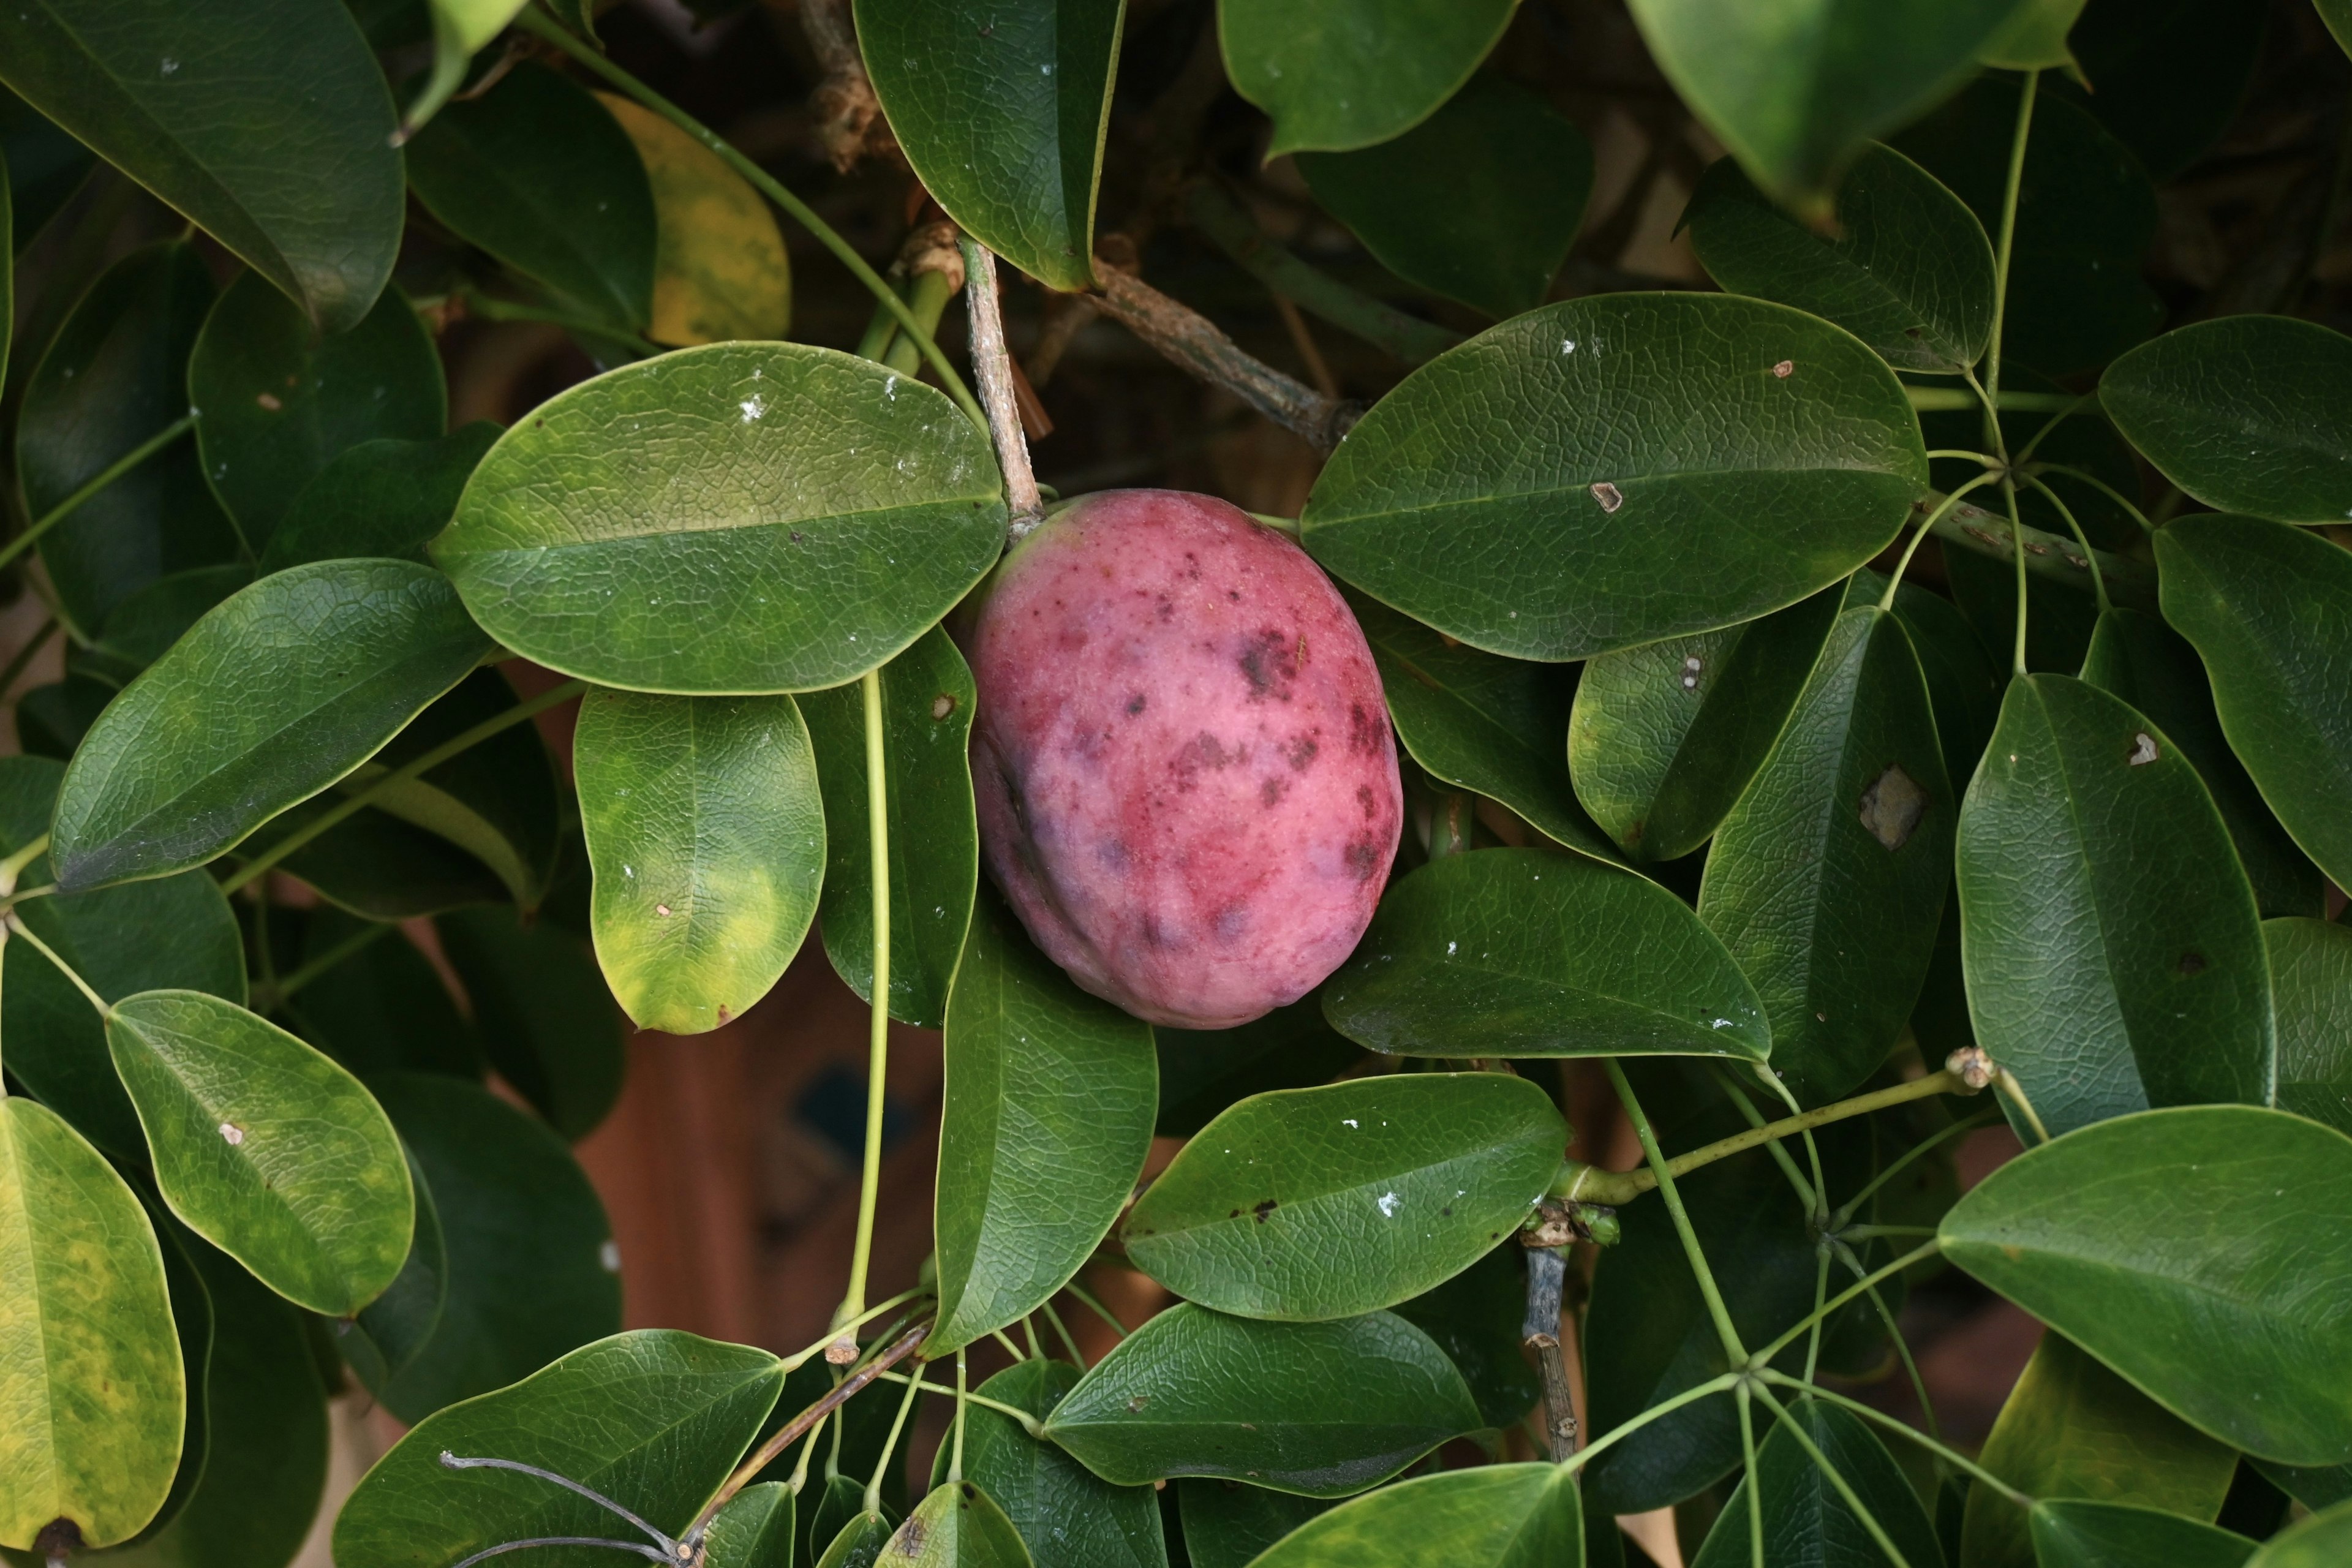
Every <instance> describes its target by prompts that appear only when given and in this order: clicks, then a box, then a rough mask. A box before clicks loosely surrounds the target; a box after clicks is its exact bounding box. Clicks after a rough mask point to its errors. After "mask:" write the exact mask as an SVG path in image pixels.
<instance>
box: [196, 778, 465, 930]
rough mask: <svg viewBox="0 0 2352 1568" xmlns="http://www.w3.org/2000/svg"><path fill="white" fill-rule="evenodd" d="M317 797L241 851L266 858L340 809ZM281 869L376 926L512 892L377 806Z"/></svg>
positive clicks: (259, 832)
mask: <svg viewBox="0 0 2352 1568" xmlns="http://www.w3.org/2000/svg"><path fill="white" fill-rule="evenodd" d="M334 804H335V803H334V801H333V799H332V797H328V798H326V799H319V798H313V799H310V800H308V801H305V802H303V803H302V804H301V805H298V806H296V807H294V808H293V809H292V810H290V811H288V812H285V813H283V814H281V815H279V816H274V817H272V818H271V819H270V820H269V821H268V822H266V823H264V824H263V825H262V826H260V827H259V828H257V829H256V830H255V832H254V835H253V837H250V838H248V839H247V840H246V841H245V842H244V843H243V844H241V845H239V846H238V847H237V853H238V854H239V855H240V856H254V855H264V854H267V853H268V852H269V850H270V849H271V848H272V847H275V846H276V844H277V843H278V840H279V839H280V838H281V837H285V836H286V835H287V834H289V833H291V832H294V831H295V830H297V829H298V828H300V827H303V826H308V825H309V824H310V820H311V819H312V818H313V817H315V816H319V815H320V814H321V813H323V812H325V811H327V810H328V809H330V807H331V806H332V805H334ZM277 869H278V870H281V871H284V872H285V873H286V874H287V875H288V876H289V877H292V878H293V879H295V880H297V881H299V882H301V883H303V884H305V885H306V886H308V887H309V888H310V889H312V890H313V891H315V892H316V893H318V895H319V896H320V898H322V899H324V900H327V901H328V902H329V903H331V904H333V905H335V906H336V907H338V908H340V909H345V910H350V911H352V913H353V914H356V915H361V916H363V917H365V918H366V919H368V920H373V921H403V920H409V919H412V918H414V917H415V916H417V915H435V914H439V913H441V912H442V911H444V910H453V909H460V908H463V907H464V906H466V905H467V904H495V903H499V902H501V901H503V900H505V899H506V898H507V896H508V894H507V889H506V884H505V883H503V882H501V881H499V878H498V874H497V873H496V872H494V871H492V870H491V869H490V868H488V866H485V865H483V864H482V863H481V862H480V861H479V860H477V859H475V858H473V857H472V856H471V855H468V854H467V853H466V852H465V851H464V850H463V849H460V848H458V847H457V846H456V845H455V844H452V843H450V842H449V840H447V839H446V838H444V837H440V836H439V835H438V834H435V833H427V832H426V831H425V829H423V828H421V827H412V826H409V825H408V824H407V823H405V822H403V821H401V820H400V819H399V818H398V817H396V816H392V815H391V814H389V813H387V812H382V811H378V810H376V809H375V808H374V807H373V806H363V807H362V808H361V809H360V810H359V811H358V812H357V813H356V814H354V815H353V816H349V817H346V818H345V819H344V820H343V821H341V823H339V824H337V825H336V826H333V827H331V828H329V829H328V830H327V831H326V832H325V833H322V834H320V836H319V837H317V838H314V839H312V840H311V841H310V843H308V844H305V845H304V846H303V847H301V848H299V849H297V850H295V851H294V853H292V854H291V855H289V856H288V857H286V858H285V859H283V860H280V861H278V865H277Z"/></svg>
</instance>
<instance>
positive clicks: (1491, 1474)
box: [1256, 1465, 1584, 1568]
mask: <svg viewBox="0 0 2352 1568" xmlns="http://www.w3.org/2000/svg"><path fill="white" fill-rule="evenodd" d="M1583 1556H1584V1520H1583V1510H1582V1509H1581V1508H1580V1506H1579V1503H1578V1500H1577V1491H1576V1480H1575V1478H1574V1477H1572V1476H1570V1475H1565V1474H1562V1473H1561V1472H1560V1471H1559V1470H1558V1469H1557V1468H1554V1467H1552V1466H1550V1465H1482V1466H1477V1467H1475V1468H1470V1469H1466V1470H1451V1471H1444V1472H1441V1473H1439V1474H1437V1475H1430V1476H1416V1477H1414V1478H1413V1479H1411V1480H1409V1481H1401V1482H1399V1483H1398V1484H1397V1485H1395V1486H1392V1487H1383V1488H1381V1489H1380V1490H1379V1491H1376V1492H1372V1493H1370V1494H1368V1495H1366V1496H1364V1497H1360V1498H1358V1499H1356V1500H1354V1501H1352V1502H1349V1503H1345V1504H1342V1505H1341V1506H1340V1507H1339V1508H1335V1509H1333V1510H1330V1511H1329V1512H1328V1513H1324V1514H1320V1515H1318V1516H1317V1517H1316V1518H1314V1519H1312V1520H1309V1521H1307V1523H1305V1524H1303V1525H1301V1526H1299V1527H1298V1529H1297V1531H1294V1532H1293V1533H1292V1534H1291V1535H1289V1536H1287V1537H1286V1538H1285V1539H1284V1540H1283V1541H1282V1542H1280V1543H1279V1544H1277V1545H1276V1546H1274V1547H1271V1548H1269V1549H1268V1550H1267V1552H1265V1555H1264V1556H1262V1557H1260V1558H1258V1559H1257V1560H1256V1562H1257V1565H1258V1568H1421V1565H1422V1564H1424V1563H1486V1564H1491V1565H1492V1568H1570V1565H1571V1564H1579V1563H1581V1562H1582V1560H1583Z"/></svg>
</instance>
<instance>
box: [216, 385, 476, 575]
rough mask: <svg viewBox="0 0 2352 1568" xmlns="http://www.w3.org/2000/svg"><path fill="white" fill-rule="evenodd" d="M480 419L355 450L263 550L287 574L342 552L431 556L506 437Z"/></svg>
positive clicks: (303, 492) (326, 474)
mask: <svg viewBox="0 0 2352 1568" xmlns="http://www.w3.org/2000/svg"><path fill="white" fill-rule="evenodd" d="M498 438H499V426H496V425H493V424H492V423H490V421H488V420H487V419H477V420H475V421H474V422H473V423H472V424H470V425H467V426H464V427H463V428H461V429H457V430H453V431H451V432H450V433H449V434H448V435H446V436H443V437H438V438H436V439H432V440H421V441H403V440H395V439H392V438H389V437H379V438H378V439H375V440H373V441H362V442H361V443H360V444H359V445H358V446H356V447H345V448H344V449H343V450H342V451H341V452H338V453H336V454H335V456H334V457H332V458H329V459H328V461H327V465H326V466H325V467H324V468H320V470H319V471H318V473H317V475H316V476H315V477H313V478H312V479H311V480H310V483H309V484H306V485H304V486H303V487H302V488H301V489H300V490H299V492H297V493H296V495H295V497H294V499H293V500H292V501H291V502H290V503H289V505H288V506H287V508H286V515H285V516H284V517H282V518H280V519H279V520H278V527H277V529H276V531H273V532H272V533H271V534H270V536H269V548H268V550H266V551H264V552H262V557H261V564H262V569H263V570H264V571H268V572H282V571H284V570H285V569H286V568H287V567H289V566H301V565H305V564H308V563H310V562H313V561H329V560H332V559H334V558H335V557H336V556H339V555H390V556H395V557H398V558H399V559H401V560H404V561H422V560H424V559H425V541H426V540H428V539H431V538H432V537H433V536H434V535H435V534H436V533H438V532H440V531H441V530H442V529H443V528H444V527H445V526H446V525H447V523H448V521H449V518H450V516H451V514H452V513H454V512H455V511H456V510H457V497H458V496H459V494H460V493H462V492H463V491H464V489H465V488H466V480H467V479H468V478H470V477H471V476H472V474H473V472H474V468H475V467H476V465H478V464H479V463H480V462H481V460H482V454H483V453H485V452H487V451H488V450H489V449H490V446H491V444H492V443H493V442H495V441H497V440H498Z"/></svg>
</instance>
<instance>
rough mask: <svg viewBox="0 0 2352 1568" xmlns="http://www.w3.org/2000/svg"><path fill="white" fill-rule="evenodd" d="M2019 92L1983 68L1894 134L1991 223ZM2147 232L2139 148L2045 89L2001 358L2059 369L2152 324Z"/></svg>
mask: <svg viewBox="0 0 2352 1568" xmlns="http://www.w3.org/2000/svg"><path fill="white" fill-rule="evenodd" d="M1927 3H1928V4H1933V0H1927ZM2004 8H2006V7H2004ZM1888 9H1889V10H1892V9H1894V8H1893V7H1889V8H1888ZM2017 93H2018V87H2017V79H2015V78H2013V77H1983V78H1980V79H1978V80H1977V81H1976V82H1975V83H1973V84H1972V85H1970V86H1969V88H1968V89H1967V90H1965V91H1963V92H1961V93H1960V94H1959V95H1958V96H1957V97H1955V98H1954V99H1953V100H1951V101H1950V102H1949V103H1948V104H1946V105H1944V107H1943V108H1941V109H1940V110H1937V111H1936V112H1935V113H1934V114H1931V115H1929V116H1928V117H1927V119H1925V120H1923V121H1919V122H1918V123H1917V124H1916V125H1913V126H1912V127H1911V128H1910V129H1908V130H1907V131H1905V132H1903V133H1902V134H1900V135H1898V136H1896V137H1895V138H1893V140H1894V143H1895V148H1896V149H1897V150H1898V151H1900V152H1902V153H1905V154H1906V155H1908V156H1909V157H1911V158H1913V159H1915V160H1916V161H1917V162H1918V163H1919V164H1920V165H1921V166H1922V167H1924V168H1925V169H1926V170H1927V172H1928V173H1929V174H1933V175H1935V176H1936V177H1937V179H1939V180H1941V181H1942V182H1943V183H1944V184H1945V185H1946V186H1948V188H1949V189H1950V190H1951V192H1952V194H1953V195H1957V196H1958V197H1959V198H1960V200H1962V201H1964V202H1966V203H1967V204H1968V205H1969V211H1971V212H1973V213H1975V214H1976V215H1977V219H1978V221H1979V222H1980V223H1982V224H1983V225H1984V226H1985V231H1986V232H1987V233H1989V234H1991V233H1998V232H1999V231H2000V211H2001V197H2002V193H2003V192H2004V191H2005V190H2006V189H2007V187H2008V184H2009V154H2010V148H2011V144H2012V142H2014V140H2015V136H2016V130H2017ZM2155 236H2156V189H2155V187H2154V186H2153V185H2151V184H2149V183H2148V177H2147V171H2146V170H2144V169H2142V168H2141V167H2140V163H2139V160H2138V159H2137V158H2135V157H2133V156H2132V154H2131V153H2130V152H2129V150H2127V149H2126V147H2125V146H2124V145H2123V144H2122V143H2121V142H2117V141H2116V139H2115V138H2114V137H2113V136H2112V135H2110V134H2108V132H2106V131H2105V130H2103V129H2102V128H2101V127H2100V125H2099V122H2098V121H2096V120H2094V119H2093V118H2092V117H2091V116H2090V114H2088V113H2087V112H2085V111H2084V110H2081V109H2078V108H2076V107H2075V106H2074V104H2072V103H2069V102H2066V101H2065V100H2063V99H2060V98H2056V97H2053V96H2052V95H2051V94H2049V93H2043V94H2042V95H2041V97H2040V99H2039V100H2037V101H2036V102H2035V104H2034V107H2033V129H2032V135H2031V136H2030V137H2029V138H2028V139H2027V142H2026V150H2025V172H2024V178H2023V180H2022V181H2021V184H2020V185H2019V187H2018V197H2017V237H2016V240H2015V243H2014V245H2013V247H2012V248H2011V255H2010V263H2009V309H2008V313H2007V315H2006V317H2005V318H2004V321H2003V326H2002V349H2001V354H2002V359H2001V363H2002V365H2003V367H2004V369H2005V368H2006V367H2007V366H2008V365H2009V364H2011V363H2019V364H2025V365H2031V366H2032V367H2033V368H2034V369H2036V370H2039V371H2041V372H2042V373H2043V374H2048V375H2064V374H2069V373H2070V372H2074V371H2078V370H2084V369H2087V368H2089V367H2090V366H2092V365H2095V364H2100V363H2105V361H2107V360H2110V359H2113V358H2114V357H2115V356H2116V354H2118V353H2122V352H2123V351H2124V350H2125V349H2127V348H2129V347H2131V346H2132V345H2133V344H2134V343H2136V342H2139V341H2140V340H2141V339H2142V338H2145V337H2147V335H2148V334H2149V333H2150V332H2153V331H2156V329H2157V327H2158V324H2159V323H2161V322H2162V321H2163V320H2164V308H2163V304H2162V302H2161V301H2160V300H2158V299H2157V297H2156V294H2155V292H2154V291H2153V290H2152V289H2149V288H2148V286H2147V283H2146V282H2145V281H2143V280H2142V279H2141V277H2140V254H2141V252H2143V251H2145V250H2146V249H2147V245H2148V241H2149V240H2151V239H2153V238H2154V237H2155Z"/></svg>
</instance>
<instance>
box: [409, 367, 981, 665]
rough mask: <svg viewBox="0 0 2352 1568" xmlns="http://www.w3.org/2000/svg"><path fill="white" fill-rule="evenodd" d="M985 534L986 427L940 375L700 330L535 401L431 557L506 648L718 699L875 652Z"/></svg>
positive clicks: (879, 657) (942, 608) (891, 646)
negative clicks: (924, 379) (947, 392)
mask: <svg viewBox="0 0 2352 1568" xmlns="http://www.w3.org/2000/svg"><path fill="white" fill-rule="evenodd" d="M1003 539H1004V503H1003V497H1002V496H1001V495H1000V494H999V493H998V489H997V474H996V466H995V460H994V458H993V457H992V455H991V453H990V451H989V447H988V439H987V437H985V436H983V435H982V434H981V433H980V432H979V431H978V430H976V429H974V428H973V427H972V426H971V422H970V421H969V420H967V419H965V418H964V416H962V415H961V414H960V413H959V412H957V410H956V408H955V405H953V404H951V403H950V402H949V401H948V400H947V398H946V397H945V396H944V395H941V394H940V393H937V392H934V391H932V390H931V389H930V388H929V387H927V386H925V385H923V384H921V383H920V382H917V381H911V380H908V379H907V378H906V377H904V376H901V375H899V374H897V373H895V372H893V371H888V370H886V369H884V368H883V367H882V366H880V365H878V364H875V363H872V362H870V361H866V360H860V359H856V358H853V357H852V356H850V355H848V354H844V353H835V352H833V351H832V350H829V349H818V348H809V347H805V346H803V345H800V344H785V343H756V344H755V343H714V344H711V345H710V346H709V347H707V348H699V349H685V350H681V351H679V352H678V353H672V354H664V355H663V356H662V357H661V358H659V359H656V360H648V361H646V362H645V363H640V364H634V365H630V366H628V367H626V368H625V369H622V370H617V371H614V372H612V373H611V374H606V375H601V376H598V377H597V378H596V379H595V380H593V381H590V382H585V383H583V384H581V385H578V386H575V387H572V388H571V389H570V390H568V391H566V392H563V393H562V394H560V395H557V396H556V397H554V398H552V399H551V400H549V401H548V402H546V403H543V404H541V405H540V406H539V409H538V410H537V412H535V413H534V414H533V415H532V416H531V417H530V419H529V420H528V421H527V422H525V423H523V424H521V425H518V426H515V427H514V428H513V429H511V430H509V431H508V432H507V433H506V435H505V436H503V437H500V438H499V444H498V445H497V446H495V447H491V448H490V454H489V456H488V457H487V458H483V459H482V466H481V468H478V470H476V472H475V475H474V479H473V480H472V482H471V483H469V484H468V485H467V488H466V497H465V500H463V501H462V502H460V503H459V505H458V508H457V519H456V520H455V521H453V522H452V523H451V524H450V525H449V528H448V530H447V531H446V532H444V533H443V534H442V535H441V536H440V538H439V539H437V540H436V541H435V542H434V545H433V558H434V560H436V562H438V563H440V564H441V566H442V568H443V569H444V570H446V571H447V572H448V573H449V574H450V575H451V576H453V577H455V578H456V579H457V586H458V589H459V591H460V592H462V593H463V594H465V595H466V600H467V605H470V606H471V607H472V608H473V609H474V611H475V613H476V614H477V615H478V616H481V617H482V619H483V624H484V625H485V626H488V628H489V630H490V631H491V633H492V634H493V635H494V636H496V637H499V640H501V641H502V642H504V643H505V644H506V645H507V646H508V647H511V648H513V649H514V650H515V651H517V652H518V653H520V654H523V655H525V656H526V657H528V658H534V659H537V660H538V661H539V662H540V663H541V664H546V665H550V666H552V667H553V668H558V669H561V670H562V671H563V672H564V673H565V674H567V675H578V676H584V677H586V678H587V679H591V680H594V681H597V682H599V683H601V684H603V685H606V686H618V687H623V688H625V689H631V690H638V691H674V692H684V693H692V694H699V695H709V696H728V695H734V694H740V693H753V692H769V691H803V690H811V689H816V688H819V687H825V686H836V685H839V684H840V683H841V682H843V681H845V680H847V679H851V678H853V677H855V676H857V675H862V674H864V673H865V672H866V670H868V669H871V668H875V667H876V666H877V665H880V664H882V663H884V662H886V661H887V660H888V659H889V658H891V657H892V656H893V655H895V654H897V653H898V652H899V651H900V650H901V649H903V648H905V647H907V646H908V644H910V643H912V642H913V641H914V640H915V639H916V638H917V637H919V636H921V635H922V633H923V632H924V631H926V630H928V629H929V627H930V626H931V625H932V624H933V623H934V622H936V621H937V620H938V619H939V618H940V616H942V615H944V614H946V613H947V611H948V609H949V607H950V605H954V604H955V602H956V601H957V600H958V599H961V597H962V596H963V595H964V593H965V591H966V590H967V589H969V588H970V587H971V585H972V584H974V583H976V582H978V581H979V580H980V575H981V574H982V573H983V572H985V571H986V570H987V569H988V567H989V566H990V565H991V564H992V563H993V562H994V561H995V559H996V556H997V553H998V551H999V549H1000V548H1001V546H1002V545H1003Z"/></svg>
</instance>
